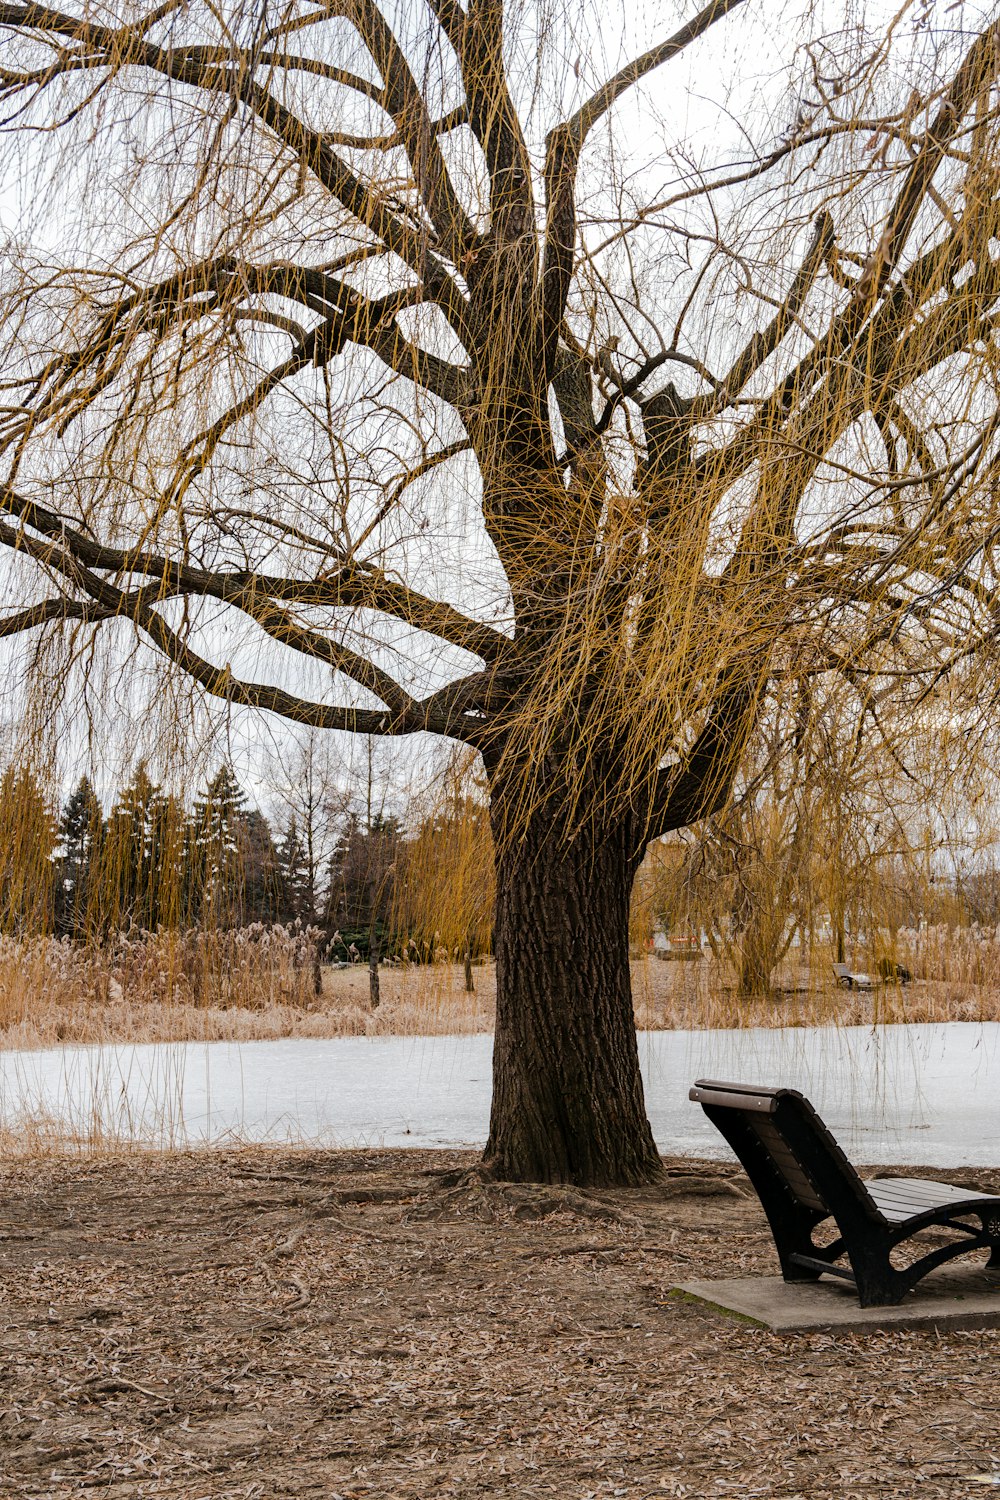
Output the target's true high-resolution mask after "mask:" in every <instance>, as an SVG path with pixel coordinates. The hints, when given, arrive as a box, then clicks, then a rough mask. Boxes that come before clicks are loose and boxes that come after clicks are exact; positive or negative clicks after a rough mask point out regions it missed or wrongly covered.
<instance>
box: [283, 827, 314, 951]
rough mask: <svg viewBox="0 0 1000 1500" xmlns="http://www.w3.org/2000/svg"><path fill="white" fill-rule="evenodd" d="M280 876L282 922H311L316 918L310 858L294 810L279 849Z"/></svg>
mask: <svg viewBox="0 0 1000 1500" xmlns="http://www.w3.org/2000/svg"><path fill="white" fill-rule="evenodd" d="M277 862H278V875H279V879H280V902H279V915H280V920H281V921H282V922H295V921H300V922H302V923H303V924H309V923H312V922H313V921H314V918H315V906H314V894H313V889H312V883H311V881H310V879H309V861H308V857H307V854H306V849H305V845H304V844H303V842H302V839H301V837H300V835H299V828H298V820H297V819H296V817H295V814H294V813H292V815H291V817H290V818H289V820H288V826H287V827H286V829H285V832H284V834H283V835H282V838H281V842H280V843H279V845H278V849H277Z"/></svg>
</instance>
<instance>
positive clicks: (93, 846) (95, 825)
mask: <svg viewBox="0 0 1000 1500" xmlns="http://www.w3.org/2000/svg"><path fill="white" fill-rule="evenodd" d="M103 835H104V811H103V809H102V807H101V804H100V801H99V800H98V796H97V793H96V792H95V791H94V787H93V783H92V782H91V780H90V778H89V776H81V777H80V780H79V782H78V783H77V786H76V790H75V791H73V792H72V793H71V794H70V796H69V797H68V798H67V799H66V804H65V806H64V808H63V811H62V816H61V818H60V819H59V837H60V842H61V844H62V856H61V858H60V860H59V862H58V866H57V880H56V889H55V921H56V930H57V931H58V932H60V933H62V934H68V935H70V936H73V937H81V936H83V934H84V932H85V930H86V927H87V920H88V912H89V910H90V905H91V901H92V899H93V895H94V891H93V887H94V885H95V882H96V879H97V865H98V861H99V858H100V851H101V845H102V842H103Z"/></svg>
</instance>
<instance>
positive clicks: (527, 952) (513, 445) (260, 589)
mask: <svg viewBox="0 0 1000 1500" xmlns="http://www.w3.org/2000/svg"><path fill="white" fill-rule="evenodd" d="M668 8H669V7H663V9H664V10H666V9H668ZM653 9H654V10H655V9H656V7H654V8H653ZM768 11H769V7H766V6H765V7H763V10H762V11H761V12H760V13H758V12H757V11H755V10H753V8H752V5H751V3H747V4H746V5H745V6H743V5H741V4H740V0H713V3H711V4H709V5H708V6H707V7H706V8H705V9H703V10H702V11H701V12H700V13H699V14H697V15H694V16H692V17H691V18H690V19H688V20H687V21H686V23H684V24H679V23H678V21H675V22H674V23H673V24H674V25H676V26H677V29H675V30H674V31H673V34H672V35H666V34H664V35H663V36H662V37H660V38H659V39H656V38H655V37H647V38H644V39H641V41H640V44H639V45H640V46H642V45H643V44H644V43H645V42H649V41H651V42H652V45H650V46H649V47H648V49H647V50H645V51H642V52H641V55H638V56H636V57H635V59H634V60H633V61H629V62H625V60H624V58H618V59H614V60H613V61H612V62H610V63H605V62H604V60H603V59H604V56H605V53H606V51H607V48H608V42H607V36H608V31H607V24H608V22H609V19H610V18H609V17H608V16H606V15H605V17H604V21H605V31H604V42H603V43H600V44H599V39H598V35H597V28H596V23H595V28H594V35H593V36H592V37H591V38H590V39H589V40H588V37H587V24H588V22H587V15H586V13H585V10H584V8H583V5H582V3H581V5H580V6H579V7H578V6H577V4H576V0H564V4H563V6H562V9H561V10H559V11H558V12H555V11H551V12H549V11H546V9H545V6H544V5H537V6H536V5H526V6H522V8H520V9H517V8H516V7H515V6H513V5H504V4H503V3H501V0H467V4H466V5H465V6H464V8H463V5H462V4H460V3H459V0H398V3H383V4H377V3H376V0H221V4H219V5H209V4H207V3H203V0H164V3H162V4H159V5H157V6H156V7H155V8H153V9H149V10H143V8H142V7H141V5H139V4H137V3H135V0H93V3H88V0H81V3H79V4H74V6H73V8H72V9H71V10H68V11H63V10H57V9H50V8H47V7H45V6H42V5H34V4H13V3H0V39H2V47H3V51H2V70H0V95H2V99H3V107H4V120H5V128H6V132H7V134H6V137H5V141H6V148H5V149H6V150H7V151H8V156H7V162H8V164H9V165H10V167H11V168H12V173H11V175H10V177H9V181H8V190H7V194H6V196H5V197H4V198H2V199H0V212H6V213H7V215H8V219H7V222H8V224H9V223H10V218H9V215H10V212H11V209H10V205H11V204H14V203H17V204H19V205H20V208H19V210H18V211H19V212H20V214H21V215H22V216H23V217H22V218H21V219H20V220H19V222H18V224H17V225H16V226H15V228H16V231H17V232H16V234H15V235H14V236H12V238H11V242H10V244H9V245H8V249H7V255H6V265H5V270H4V297H5V314H4V323H3V328H4V355H5V358H4V366H3V370H4V373H3V377H2V383H3V395H2V397H0V439H2V444H3V448H2V452H3V466H4V467H3V478H2V488H0V507H2V511H3V512H4V513H5V518H4V519H3V520H2V524H0V542H2V543H4V544H5V545H6V547H7V548H9V549H11V554H12V555H11V556H10V558H9V561H8V567H7V571H6V573H5V574H4V594H5V599H6V604H5V608H4V611H3V614H2V616H0V634H4V635H6V636H14V635H16V634H18V633H20V632H28V633H30V635H29V639H30V640H31V641H32V643H33V645H34V649H35V651H36V659H37V660H39V661H43V662H44V661H57V662H62V663H63V664H64V665H65V663H66V662H68V661H72V660H76V661H79V662H81V663H83V664H84V665H85V664H86V662H87V661H88V660H89V659H90V658H89V656H88V653H90V652H91V651H93V650H94V649H96V646H95V644H94V641H93V637H94V636H95V634H96V635H97V636H99V637H100V636H105V637H106V636H108V635H110V637H111V639H112V641H113V648H111V649H112V650H113V652H118V653H124V652H125V650H126V638H135V639H137V640H138V641H139V642H140V643H141V645H140V646H137V647H136V648H135V652H134V653H133V655H132V657H131V658H129V659H131V660H135V661H138V660H139V659H140V658H142V659H143V660H147V661H148V658H149V653H150V652H152V653H153V654H157V653H158V654H159V655H160V656H161V657H163V658H166V659H168V660H169V662H170V663H171V664H172V666H173V669H174V670H175V671H177V672H179V673H180V674H182V675H183V674H186V675H187V676H188V677H189V678H191V679H193V680H194V682H195V683H197V684H198V685H199V689H200V690H203V692H204V693H206V694H210V695H215V696H216V697H218V698H222V699H225V700H227V701H228V702H229V703H230V704H234V705H242V706H244V707H245V708H249V709H252V710H259V711H261V712H263V713H267V714H272V715H283V716H285V717H286V718H288V719H290V720H294V721H296V722H298V723H300V724H309V725H316V726H320V727H326V728H329V729H336V730H343V731H349V732H354V733H358V734H362V735H372V736H375V735H383V736H401V735H412V734H418V733H430V734H433V735H437V736H444V737H449V738H451V739H454V740H457V741H461V742H464V743H465V744H466V745H468V746H471V747H474V748H475V749H476V750H477V751H478V752H479V753H480V754H481V755H482V759H483V763H484V765H485V767H486V773H487V776H488V780H489V786H490V796H491V820H492V825H493V834H494V842H495V848H496V863H497V880H496V888H497V913H496V958H497V987H498V1002H497V1031H496V1047H495V1061H494V1094H493V1114H492V1122H491V1129H490V1136H489V1142H488V1145H487V1148H486V1155H485V1164H486V1167H487V1168H488V1169H489V1170H491V1171H493V1172H494V1173H496V1174H498V1175H503V1176H506V1177H510V1178H517V1179H527V1180H531V1179H536V1180H560V1179H561V1180H573V1181H577V1182H589V1183H611V1182H617V1183H637V1182H642V1181H645V1180H649V1179H651V1178H653V1177H654V1176H655V1175H656V1174H657V1172H658V1171H659V1163H658V1159H657V1154H656V1151H655V1148H654V1144H653V1139H652V1135H651V1132H650V1129H649V1126H648V1124H647V1121H646V1117H645V1111H644V1107H643V1096H642V1084H641V1079H640V1074H639V1062H638V1054H637V1046H636V1037H635V1032H634V1025H633V1018H632V1008H631V1000H630V985H629V966H628V947H627V917H628V904H629V892H630V888H631V885H632V880H633V876H634V874H635V871H636V869H637V866H638V863H639V861H640V859H641V856H642V853H643V849H644V847H645V845H646V843H647V842H648V841H649V840H650V839H651V838H652V837H654V836H656V835H659V834H662V833H664V832H666V831H668V830H672V829H677V828H679V827H682V826H685V825H687V824H688V823H690V822H692V821H693V820H696V819H698V818H702V817H704V816H706V815H708V814H710V813H711V812H712V811H713V810H715V809H717V808H718V807H719V806H720V805H721V804H722V802H723V801H724V799H725V798H726V796H727V791H728V788H729V786H730V784H731V782H732V778H733V776H734V772H735V770H736V767H737V764H738V762H739V760H740V756H741V753H742V750H743V747H744V746H745V744H746V742H747V739H748V736H749V735H750V733H751V731H752V729H753V727H754V723H755V719H756V717H757V716H758V714H759V712H760V705H761V703H762V701H763V696H764V693H765V691H766V690H767V689H768V687H769V685H771V684H773V682H775V681H776V680H778V679H780V677H781V674H783V673H785V672H789V671H791V669H792V666H793V665H794V676H795V680H796V681H798V682H801V681H802V679H803V676H808V674H809V673H811V672H814V673H815V672H836V673H840V674H842V675H843V677H844V679H845V681H847V682H848V683H850V684H851V685H852V686H853V689H854V690H855V691H856V692H857V693H858V694H859V696H860V697H861V698H863V699H864V701H865V703H866V704H867V706H868V708H869V710H870V715H871V722H872V725H873V726H877V723H878V718H879V705H880V703H883V702H884V699H885V695H886V694H889V693H893V694H902V693H906V692H913V693H915V694H923V695H924V697H925V699H926V697H927V695H929V694H938V695H940V694H941V693H942V692H943V691H944V690H945V689H946V687H947V685H948V684H949V683H950V682H951V681H952V680H953V679H954V677H955V674H956V672H959V671H960V670H961V667H962V662H963V658H964V657H965V656H967V655H968V653H970V652H972V651H974V650H975V649H976V647H977V644H978V643H979V642H980V641H984V640H986V639H987V638H988V637H989V636H990V634H991V632H992V628H993V620H994V611H995V607H996V600H995V596H994V584H995V572H994V564H993V560H992V559H993V546H994V537H995V534H996V529H997V518H996V508H995V507H994V505H993V500H992V494H993V486H994V483H995V480H994V477H993V476H994V473H995V470H996V467H997V462H998V455H1000V445H998V441H997V428H998V423H1000V416H998V407H997V400H996V376H997V323H996V319H997V313H998V309H1000V260H998V251H1000V245H998V236H1000V199H998V189H1000V160H998V156H997V108H998V102H1000V94H998V88H997V76H998V73H1000V48H998V35H1000V31H998V25H997V24H996V23H995V22H990V23H989V24H988V23H987V21H983V22H982V23H980V24H978V25H973V23H972V20H971V6H968V5H966V6H964V7H963V6H959V7H955V6H954V5H950V6H948V7H946V8H945V7H943V6H942V8H941V12H940V16H939V15H938V12H936V11H935V10H934V9H933V8H930V9H929V8H928V6H927V5H926V4H921V5H919V6H915V7H914V8H913V9H912V10H908V9H906V7H905V6H904V8H903V10H902V11H897V12H896V13H895V14H893V15H891V16H890V14H889V13H888V12H887V13H886V18H885V20H884V23H880V26H879V27H875V28H874V29H872V28H871V26H870V27H869V30H868V31H865V29H864V27H863V26H860V25H859V26H857V27H851V26H850V25H849V24H848V18H845V19H844V24H843V27H842V30H841V31H840V32H839V33H838V34H837V35H829V34H828V35H826V36H824V37H816V38H810V36H809V32H808V23H807V22H806V21H804V20H803V21H798V22H795V23H794V25H796V26H798V27H799V35H798V43H799V45H798V50H797V51H796V52H795V54H794V59H793V61H792V62H791V63H790V64H789V67H788V70H787V72H786V91H785V93H784V95H783V96H781V97H780V98H778V96H777V95H776V94H775V92H774V90H773V89H771V91H770V92H768V91H767V90H766V89H764V90H763V92H762V95H761V104H760V107H756V106H755V104H754V91H753V89H752V88H750V87H743V88H742V91H741V90H740V89H738V88H736V84H735V83H733V81H732V79H731V78H730V80H729V83H730V85H731V86H732V88H733V89H735V90H736V93H735V95H734V98H735V99H736V101H737V102H736V103H734V105H733V108H734V109H736V110H738V112H739V114H740V116H741V118H740V119H739V120H738V121H736V122H735V124H734V122H733V121H732V119H731V117H730V116H729V115H727V114H725V113H724V112H723V111H722V110H721V108H720V111H719V114H718V117H717V128H713V127H712V125H711V118H710V114H708V113H707V112H708V111H709V106H708V105H707V104H705V103H704V102H702V103H699V104H697V105H696V106H693V108H694V109H695V125H696V126H697V131H696V135H697V139H696V140H694V141H693V143H692V144H691V146H690V148H689V147H688V146H687V145H686V144H685V142H684V141H682V140H680V138H679V137H678V138H677V139H675V140H673V141H671V140H670V139H669V138H667V137H668V133H669V131H671V130H673V129H674V128H675V125H676V128H677V129H678V130H679V129H680V126H679V124H676V122H678V121H681V120H682V119H683V116H684V109H683V108H682V107H679V106H678V99H677V94H678V91H679V90H681V89H682V88H683V87H684V86H685V83H687V84H688V85H690V84H691V82H692V81H693V80H695V78H697V81H698V83H699V89H698V92H699V93H700V94H702V95H704V94H705V93H706V92H708V91H709V82H710V80H711V78H712V77H724V76H725V74H726V72H727V70H730V69H739V68H741V67H742V68H744V69H751V70H752V69H753V68H754V67H759V66H760V61H759V57H758V55H757V54H758V52H759V51H760V50H761V47H762V46H763V42H761V44H760V46H759V45H758V39H759V38H763V39H764V41H766V39H767V38H766V31H761V30H759V28H761V27H766V24H767V21H768ZM629 14H630V12H626V16H628V15H629ZM783 24H793V23H787V22H786V23H783ZM963 28H964V29H963ZM669 29H670V28H669V26H668V27H666V28H665V31H669ZM613 31H614V34H615V35H616V36H620V34H621V27H620V26H618V25H617V23H616V25H615V26H614V27H613ZM768 45H770V44H769V43H768ZM622 64H624V65H622ZM776 100H777V102H776ZM660 114H662V116H663V119H662V120H661V119H660V118H659V115H660ZM706 119H708V122H709V123H708V127H707V128H706ZM664 121H665V122H666V123H665V124H664ZM699 121H700V122H701V123H700V124H699V123H698V122H699ZM737 127H738V128H737ZM713 152H714V156H713ZM644 157H645V163H643V158H644ZM39 632H42V633H45V632H49V633H53V632H54V633H56V634H57V635H58V636H59V637H60V639H61V640H62V642H63V645H64V652H63V655H62V656H52V654H51V650H50V651H49V654H48V655H47V654H46V653H45V652H44V651H42V652H41V654H40V655H38V649H39V648H38V639H39ZM50 645H51V643H50ZM119 659H120V660H123V661H124V660H125V659H126V658H125V656H124V655H120V657H119ZM899 717H900V715H899V714H898V713H897V714H896V715H895V718H896V720H897V721H898V719H899ZM873 732H874V728H873Z"/></svg>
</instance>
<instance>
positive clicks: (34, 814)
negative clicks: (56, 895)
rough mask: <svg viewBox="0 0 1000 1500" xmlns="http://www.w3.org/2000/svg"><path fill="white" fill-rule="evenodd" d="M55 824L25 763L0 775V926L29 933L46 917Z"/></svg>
mask: <svg viewBox="0 0 1000 1500" xmlns="http://www.w3.org/2000/svg"><path fill="white" fill-rule="evenodd" d="M55 840H56V824H55V817H54V814H53V811H52V806H51V803H50V801H49V797H48V794H47V791H46V789H45V788H44V786H43V785H42V783H41V782H40V781H39V780H38V779H37V778H36V777H35V775H34V773H33V772H32V771H31V770H30V769H22V770H14V769H13V768H9V769H8V770H7V771H5V772H4V774H3V776H2V777H0V932H4V933H9V934H14V935H20V934H28V935H33V934H35V933H38V932H46V931H48V929H49V927H50V925H51V922H52V908H53V868H52V864H51V855H52V851H53V849H54V847H55Z"/></svg>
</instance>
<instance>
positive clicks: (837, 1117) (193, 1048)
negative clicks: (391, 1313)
mask: <svg viewBox="0 0 1000 1500" xmlns="http://www.w3.org/2000/svg"><path fill="white" fill-rule="evenodd" d="M639 1051H640V1056H641V1058H642V1066H643V1076H644V1079H645V1085H646V1102H647V1108H648V1110H649V1116H650V1120H651V1122H652V1125H653V1132H654V1134H655V1136H656V1140H657V1143H658V1145H659V1146H660V1148H661V1149H662V1150H663V1151H668V1152H673V1153H680V1154H685V1155H699V1156H724V1155H726V1154H727V1148H726V1146H725V1144H724V1142H723V1141H722V1138H721V1137H720V1136H719V1135H718V1134H717V1133H716V1132H715V1131H714V1130H713V1129H712V1127H711V1126H710V1125H709V1124H708V1121H707V1120H706V1119H705V1117H704V1115H703V1114H702V1111H701V1109H700V1108H699V1107H698V1106H697V1105H694V1104H690V1103H689V1102H688V1098H687V1091H688V1087H689V1085H690V1084H691V1082H692V1081H693V1080H694V1079H695V1078H698V1077H710V1078H725V1079H730V1080H732V1081H738V1082H747V1083H764V1084H783V1085H786V1086H791V1087H795V1088H799V1089H801V1090H802V1091H803V1092H804V1093H806V1094H807V1095H808V1096H809V1098H811V1099H812V1101H813V1103H814V1104H815V1105H816V1106H817V1108H818V1109H819V1111H820V1113H821V1114H822V1115H823V1117H824V1119H825V1120H826V1121H827V1124H828V1125H830V1127H831V1128H832V1130H833V1131H834V1133H835V1134H836V1136H837V1137H838V1139H839V1140H840V1142H841V1144H842V1145H843V1146H844V1147H845V1148H846V1149H847V1151H848V1153H849V1154H850V1156H851V1157H852V1158H854V1159H855V1160H856V1161H859V1162H872V1163H874V1162H880V1163H886V1164H891V1163H900V1164H902V1163H923V1164H927V1165H932V1166H934V1165H936V1166H958V1165H962V1164H968V1165H970V1166H996V1165H998V1164H1000V1024H998V1023H987V1024H975V1023H950V1024H947V1025H936V1026H889V1027H885V1028H882V1029H879V1030H877V1031H873V1030H872V1029H871V1028H869V1027H861V1026H853V1027H823V1028H808V1027H802V1028H790V1029H785V1030H752V1031H653V1032H642V1033H640V1036H639ZM491 1053H492V1038H491V1037H488V1036H460V1037H345V1038H339V1039H337V1040H334V1041H316V1040H289V1041H278V1042H245V1043H243V1044H241V1045H235V1044H230V1043H226V1042H213V1043H209V1044H207V1045H206V1044H204V1043H187V1044H183V1045H181V1044H160V1045H156V1046H118V1047H66V1048H59V1049H52V1050H49V1051H42V1052H0V1123H2V1124H6V1125H15V1126H16V1125H17V1123H18V1122H19V1121H23V1120H25V1119H26V1118H29V1117H35V1118H38V1119H40V1120H42V1121H46V1122H48V1123H54V1122H58V1123H59V1125H60V1126H61V1127H62V1128H63V1129H64V1130H66V1131H67V1132H71V1133H73V1134H74V1135H77V1136H80V1137H83V1138H85V1139H93V1140H99V1139H100V1140H105V1141H106V1140H108V1139H109V1138H111V1139H112V1140H122V1141H126V1140H139V1141H145V1142H149V1143H152V1144H175V1145H180V1144H195V1143H201V1142H208V1141H225V1140H234V1139H239V1140H248V1141H267V1140H271V1141H303V1142H310V1143H313V1142H315V1143H322V1144H326V1145H338V1146H356V1145H384V1146H479V1145H482V1143H483V1142H484V1141H485V1139H486V1134H487V1124H488V1120H489V1102H490V1060H491Z"/></svg>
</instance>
